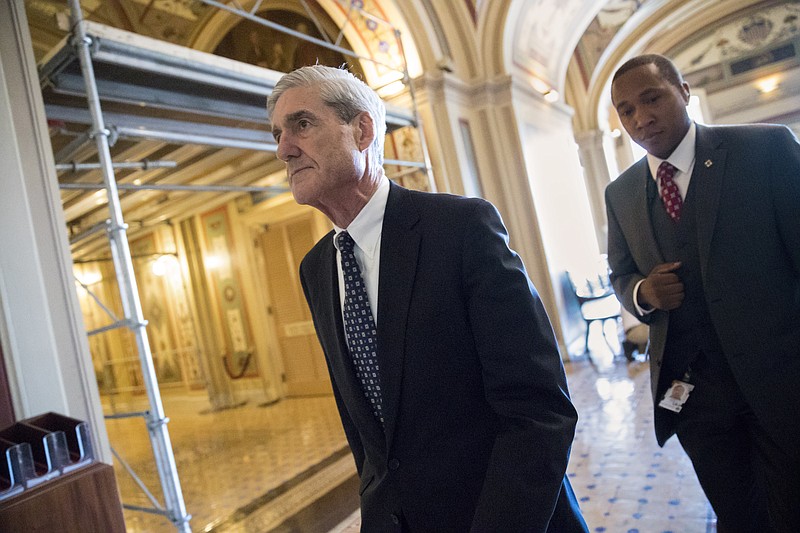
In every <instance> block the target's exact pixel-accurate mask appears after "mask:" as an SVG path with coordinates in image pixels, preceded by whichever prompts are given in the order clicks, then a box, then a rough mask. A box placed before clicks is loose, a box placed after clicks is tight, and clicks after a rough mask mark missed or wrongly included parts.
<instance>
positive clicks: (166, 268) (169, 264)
mask: <svg viewBox="0 0 800 533" xmlns="http://www.w3.org/2000/svg"><path fill="white" fill-rule="evenodd" d="M178 267H179V265H178V258H177V257H175V256H174V255H171V254H164V255H161V256H159V257H158V259H156V260H155V261H153V262H152V264H151V265H150V269H151V270H152V271H153V274H154V275H156V276H159V277H163V276H166V275H173V274H174V273H176V272H178Z"/></svg>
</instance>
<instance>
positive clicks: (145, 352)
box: [40, 0, 435, 533]
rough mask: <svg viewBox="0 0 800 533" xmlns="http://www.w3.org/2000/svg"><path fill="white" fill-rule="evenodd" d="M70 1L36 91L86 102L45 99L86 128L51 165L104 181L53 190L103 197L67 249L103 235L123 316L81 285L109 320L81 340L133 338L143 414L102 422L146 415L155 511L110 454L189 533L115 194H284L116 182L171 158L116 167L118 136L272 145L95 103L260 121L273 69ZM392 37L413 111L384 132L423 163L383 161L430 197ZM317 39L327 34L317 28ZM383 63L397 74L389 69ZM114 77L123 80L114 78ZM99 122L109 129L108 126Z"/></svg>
mask: <svg viewBox="0 0 800 533" xmlns="http://www.w3.org/2000/svg"><path fill="white" fill-rule="evenodd" d="M201 1H202V2H203V3H205V4H208V5H210V6H214V7H216V8H218V9H221V10H225V11H228V12H230V13H233V14H235V15H237V16H240V17H242V18H244V19H247V20H251V21H253V22H256V23H258V24H261V25H263V26H266V27H269V28H271V29H274V30H277V31H281V32H283V33H287V34H289V35H293V36H295V37H298V38H300V39H304V40H307V41H311V42H313V43H315V44H317V45H319V46H322V47H324V48H328V49H331V50H334V51H337V52H339V53H341V54H344V55H346V56H350V57H354V58H356V59H360V60H366V61H372V62H376V63H379V62H377V61H376V60H375V59H373V58H369V57H363V56H359V55H358V54H355V53H354V52H352V51H351V50H348V49H346V48H343V47H341V46H339V43H340V42H341V39H342V36H343V31H344V28H342V31H341V32H340V34H339V36H338V37H337V39H336V42H335V43H332V42H330V40H329V39H328V38H327V36H326V39H328V40H320V39H315V38H313V37H309V36H308V35H305V34H303V33H300V32H297V31H295V30H292V29H289V28H286V27H283V26H280V25H277V24H275V23H273V22H270V21H268V20H266V19H263V18H261V17H259V16H257V15H256V11H257V10H258V8H259V6H260V4H261V2H257V3H256V5H255V6H254V7H253V9H252V10H251V11H245V10H243V9H241V8H239V7H231V6H228V5H225V4H220V3H218V2H216V1H213V0H201ZM300 1H301V3H302V4H303V5H304V6H305V8H306V11H307V12H308V14H309V16H310V17H311V18H312V20H313V21H314V23H315V24H316V25H317V27H318V28H319V27H320V25H319V22H318V21H317V19H316V18H315V17H314V15H313V13H312V12H311V10H310V9H309V8H308V6H307V5H306V3H305V2H304V1H303V0H300ZM69 5H70V13H71V22H70V29H71V36H70V38H69V41H68V45H67V44H65V45H64V46H63V47H61V48H60V49H58V50H56V51H55V52H54V53H53V54H51V55H50V56H49V57H48V58H46V60H45V61H44V63H43V65H42V67H41V68H40V79H41V82H42V86H43V88H46V89H48V90H51V91H53V92H55V93H57V94H60V95H69V96H71V97H75V96H79V97H80V96H85V98H86V102H85V104H84V105H85V106H86V108H85V109H83V108H81V107H77V106H74V105H73V106H70V105H64V104H63V102H62V101H58V102H57V103H52V102H47V101H46V105H45V110H46V115H47V117H48V119H49V120H56V121H65V122H71V123H77V124H84V125H86V126H88V129H87V130H86V131H85V132H83V133H80V134H77V135H75V139H73V140H72V141H71V142H70V143H69V144H68V145H67V146H65V147H64V148H62V150H60V151H59V153H58V154H56V155H55V159H56V163H58V165H57V169H58V170H59V171H70V170H71V171H73V172H74V171H78V170H85V169H89V168H92V169H100V170H101V171H102V175H103V183H60V184H59V186H60V188H61V189H63V190H69V189H85V190H91V189H98V190H105V191H106V197H107V201H108V210H109V219H108V220H107V221H106V222H105V223H102V224H96V225H95V226H93V227H92V228H89V229H88V230H85V231H83V232H82V233H80V234H79V235H77V236H75V237H73V238H72V240H71V242H72V243H75V242H77V241H79V240H82V239H84V238H87V237H89V236H91V235H95V234H99V233H101V232H105V233H106V234H107V235H108V239H109V244H110V248H111V256H112V261H113V264H114V270H115V275H116V280H117V284H118V287H119V292H120V297H121V303H122V309H123V313H124V316H123V317H122V318H118V317H116V316H114V314H113V313H112V312H111V311H110V310H109V309H108V308H107V307H106V306H104V305H103V304H102V303H101V302H100V301H99V300H98V299H97V298H96V297H95V296H94V295H93V294H91V292H90V291H89V288H88V287H87V286H86V285H83V284H82V285H83V287H84V289H86V290H87V292H89V293H90V295H91V296H92V297H93V298H94V299H95V300H96V301H97V303H98V304H99V305H100V306H101V307H102V308H103V310H104V311H106V313H107V314H108V315H109V316H110V317H111V318H112V321H113V322H112V323H111V324H110V325H108V326H104V327H101V328H97V329H95V330H92V331H90V332H88V334H90V335H94V334H97V333H102V332H104V331H108V330H110V329H114V328H128V329H129V330H130V331H131V332H132V334H133V336H134V338H135V344H136V348H137V352H138V359H139V364H140V365H141V369H142V376H143V379H144V384H145V390H146V393H147V398H148V402H149V409H148V410H147V411H142V412H134V413H123V414H116V415H108V416H107V417H106V418H122V417H142V418H144V420H145V422H146V426H147V429H148V432H149V436H150V441H151V445H152V448H153V455H154V458H155V462H156V467H157V470H158V476H159V480H160V482H161V486H162V492H163V497H164V505H163V506H161V505H160V504H159V503H158V501H157V499H156V498H155V497H154V496H153V495H152V494H151V493H150V491H149V490H148V489H147V487H146V486H145V485H144V483H142V482H141V480H139V478H138V477H137V476H136V474H135V473H134V472H133V470H132V468H131V467H130V466H129V465H128V464H127V463H126V462H125V461H124V460H123V459H122V458H121V457H120V456H119V455H118V454H117V453H116V451H113V450H112V451H113V453H114V455H115V457H116V458H117V459H118V460H119V461H120V463H121V464H122V466H123V467H124V468H125V469H126V470H127V471H128V472H129V473H130V474H131V476H132V477H133V478H134V480H135V481H136V483H137V484H138V485H139V486H140V488H141V489H142V490H143V492H144V493H145V494H146V495H147V497H148V499H149V500H150V501H151V503H152V504H153V508H143V507H139V506H133V505H124V507H125V508H127V509H131V510H136V511H144V512H150V513H155V514H160V515H163V516H166V517H167V518H168V519H169V520H170V521H171V522H172V524H173V525H174V526H175V527H176V528H177V529H178V530H179V531H181V532H184V533H189V532H190V531H191V528H190V525H189V521H190V519H191V516H190V515H189V514H187V511H186V506H185V503H184V500H183V494H182V490H181V485H180V480H179V476H178V471H177V468H176V464H175V457H174V454H173V450H172V445H171V442H170V437H169V431H168V429H167V423H168V418H167V417H166V415H165V412H164V408H163V405H162V402H161V394H160V390H159V384H158V380H157V376H156V372H155V366H154V363H153V356H152V353H151V350H150V344H149V341H148V337H147V330H146V326H147V321H146V320H145V319H144V316H143V312H142V305H141V301H140V298H139V292H138V288H137V283H136V278H135V275H134V268H133V260H132V255H131V250H130V247H129V243H128V235H127V229H128V226H127V224H126V223H125V221H124V219H123V214H122V206H121V202H120V191H121V190H132V191H137V190H167V191H194V192H212V193H223V192H242V193H248V192H251V193H252V192H273V193H274V192H284V191H286V190H287V189H286V188H284V187H258V186H237V185H220V184H217V185H181V184H156V183H150V184H148V183H143V184H139V185H134V184H120V183H117V180H116V178H115V174H114V169H115V168H144V169H148V168H168V167H174V166H175V163H174V162H170V161H153V162H150V161H146V160H145V161H141V162H134V163H121V162H118V163H114V162H112V156H111V151H110V147H111V146H113V145H114V143H115V142H116V141H117V140H118V139H134V140H141V139H148V140H158V141H164V142H169V143H184V144H200V145H208V146H215V147H233V148H242V149H249V150H259V151H266V152H275V151H276V150H277V145H276V144H275V141H274V139H273V138H272V135H271V134H270V133H269V132H268V131H265V130H264V129H263V127H259V125H253V127H240V126H229V125H224V124H220V123H219V122H211V123H209V122H190V121H187V120H171V119H167V118H163V117H160V116H158V117H147V116H142V115H135V114H126V113H124V112H123V113H111V112H107V111H106V112H104V111H103V110H102V108H101V101H104V100H105V101H110V102H120V101H125V100H126V99H128V100H132V101H135V102H137V104H139V103H144V104H146V105H150V106H152V107H154V108H157V109H162V110H163V109H167V110H172V111H178V112H180V111H191V112H192V113H194V114H195V115H196V116H203V115H205V116H216V117H227V118H231V117H233V118H238V119H242V120H245V121H252V120H253V117H254V116H261V115H263V116H264V120H266V116H265V114H266V111H265V108H264V102H265V101H266V97H267V96H268V95H269V93H270V92H271V91H272V89H273V87H274V85H275V83H276V82H277V80H278V79H279V77H280V76H281V73H278V72H274V71H269V70H266V69H263V68H258V67H254V66H251V65H245V64H241V63H238V62H235V61H232V60H228V59H225V58H221V57H218V56H211V55H210V54H205V53H203V52H198V51H196V50H191V49H187V48H183V47H177V46H176V45H172V44H169V43H164V42H161V41H156V40H154V39H149V38H146V37H142V36H137V37H138V39H136V40H131V39H130V38H128V37H127V36H130V35H131V34H128V33H127V32H123V31H121V30H117V29H114V28H109V27H107V26H102V25H99V24H96V23H92V22H90V21H87V20H85V19H84V18H83V14H82V11H81V6H80V0H69ZM352 5H353V4H352V3H351V10H352V9H357V8H353V7H352ZM378 20H379V19H378ZM348 21H349V16H348ZM380 23H383V24H388V23H387V22H386V21H382V20H380ZM393 32H394V35H395V37H396V38H397V42H398V47H399V50H400V52H401V54H402V65H403V67H402V81H403V83H404V84H405V85H406V86H407V87H408V90H409V94H410V96H411V100H412V106H413V110H412V112H411V113H409V112H408V111H406V110H403V109H398V108H394V107H392V106H387V126H388V130H389V131H391V130H393V129H396V128H399V127H404V126H416V129H417V132H418V134H419V136H420V146H421V150H422V154H423V159H424V161H422V162H418V161H400V160H386V161H385V164H387V165H396V166H402V167H408V170H405V171H402V172H400V173H399V176H402V175H405V174H406V173H407V172H415V171H417V170H424V171H425V172H426V175H427V177H428V183H429V188H430V190H432V191H433V190H435V183H434V181H433V179H432V174H431V167H430V162H429V156H428V150H427V145H426V143H425V139H424V134H423V132H422V128H421V127H420V126H419V114H418V111H417V106H416V98H415V95H414V90H413V86H412V84H411V83H410V81H411V80H410V77H409V74H408V69H407V63H406V58H405V55H404V52H403V47H402V43H401V40H400V33H399V31H397V30H393ZM320 33H322V34H323V35H325V33H324V32H322V31H321V32H320ZM126 35H127V36H126ZM381 65H382V66H384V67H388V68H391V69H393V70H394V69H395V67H394V66H392V65H386V64H381ZM96 67H97V68H96ZM142 72H144V73H147V75H148V80H149V82H148V84H145V85H142V84H129V83H126V80H125V79H124V77H125V76H131V75H132V74H134V75H135V74H136V73H142ZM120 76H122V77H123V78H122V79H121V78H120ZM134 77H135V76H134ZM175 79H179V80H180V81H181V82H182V83H183V85H182V87H188V88H187V89H185V90H182V91H175V89H174V86H175V85H174V84H173V83H170V81H171V80H172V81H174V80H175ZM162 82H163V83H162ZM192 84H196V85H197V86H198V87H199V88H198V89H197V90H195V91H194V92H193V91H192ZM209 87H212V88H214V87H216V88H223V89H224V91H223V94H222V95H220V94H208V88H209ZM107 123H108V124H110V125H107ZM260 126H263V125H260ZM90 141H94V143H95V147H96V150H97V154H98V158H99V162H98V163H76V162H69V161H68V159H69V158H70V157H71V156H72V154H74V153H75V152H77V151H78V150H79V148H80V147H82V146H84V145H85V144H87V143H89V142H90Z"/></svg>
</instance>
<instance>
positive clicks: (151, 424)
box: [147, 416, 169, 430]
mask: <svg viewBox="0 0 800 533" xmlns="http://www.w3.org/2000/svg"><path fill="white" fill-rule="evenodd" d="M167 424H169V417H166V416H165V417H163V418H156V419H148V420H147V429H149V430H154V429H158V428H160V427H162V426H166V425H167Z"/></svg>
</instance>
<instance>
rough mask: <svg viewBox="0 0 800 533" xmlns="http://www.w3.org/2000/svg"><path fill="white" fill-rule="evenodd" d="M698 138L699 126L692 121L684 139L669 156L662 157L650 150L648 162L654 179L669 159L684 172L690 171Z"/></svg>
mask: <svg viewBox="0 0 800 533" xmlns="http://www.w3.org/2000/svg"><path fill="white" fill-rule="evenodd" d="M696 138H697V126H696V125H695V123H694V122H692V124H691V125H690V126H689V131H687V132H686V135H684V137H683V140H682V141H681V142H680V143H679V144H678V146H677V147H675V149H674V150H673V151H672V153H671V154H669V157H668V158H666V159H661V158H659V157H656V156H654V155H653V154H651V153H649V152H648V154H647V164H648V166H649V167H650V174H651V175H652V176H653V179H656V175H657V174H658V167H659V165H661V163H662V162H663V161H668V162H669V163H670V164H671V165H672V166H674V167H675V168H677V169H678V170H679V171H681V172H683V173H687V172H689V170H690V169H691V168H692V165H693V164H694V152H695V148H694V147H695V139H696Z"/></svg>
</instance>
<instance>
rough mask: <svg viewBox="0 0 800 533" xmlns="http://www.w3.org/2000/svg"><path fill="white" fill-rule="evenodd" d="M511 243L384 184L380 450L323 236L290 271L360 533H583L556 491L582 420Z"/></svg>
mask: <svg viewBox="0 0 800 533" xmlns="http://www.w3.org/2000/svg"><path fill="white" fill-rule="evenodd" d="M507 241H508V238H507V235H506V230H505V228H504V226H503V224H502V221H501V220H500V216H499V214H498V213H497V211H496V210H495V209H494V207H493V206H492V205H491V204H489V203H488V202H486V201H483V200H479V199H467V198H461V197H456V196H451V195H445V194H427V193H420V192H416V191H409V190H406V189H403V188H401V187H399V186H397V185H395V184H392V187H391V190H390V193H389V199H388V203H387V206H386V214H385V218H384V222H383V232H382V236H381V255H380V281H379V290H378V313H377V316H378V319H377V326H378V357H379V361H380V365H381V368H380V378H381V384H382V391H383V411H384V417H385V434H384V431H382V430H381V428H380V426H379V424H378V422H377V421H376V419H375V417H374V416H373V414H372V412H371V411H370V409H369V407H368V405H367V402H366V400H365V398H364V395H363V393H362V391H361V388H360V386H359V383H358V381H357V378H356V377H355V372H354V370H353V364H352V362H351V359H350V357H349V355H348V351H347V347H346V343H345V337H344V333H343V329H342V314H341V309H340V304H339V290H338V281H337V271H336V263H335V260H336V251H335V248H334V245H333V239H332V233H331V234H328V235H326V236H325V237H324V238H323V239H322V240H321V241H320V242H319V243H317V244H316V245H315V246H314V248H313V249H312V250H311V251H310V252H309V253H308V255H307V256H306V257H305V259H304V260H303V262H302V264H301V267H300V274H301V280H302V284H303V288H304V290H305V294H306V298H307V300H308V303H309V305H310V307H311V312H312V315H313V317H314V325H315V327H316V330H317V334H318V336H319V339H320V342H321V344H322V348H323V350H324V352H325V357H326V359H327V363H328V368H329V371H330V375H331V380H332V382H333V390H334V394H335V396H336V401H337V403H338V407H339V413H340V415H341V418H342V423H343V425H344V429H345V433H346V435H347V439H348V441H349V444H350V447H351V449H352V452H353V456H354V457H355V462H356V466H357V468H358V473H359V475H360V478H361V511H362V525H363V528H364V531H368V532H373V531H399V530H400V525H398V524H396V522H398V521H399V522H401V523H403V524H405V530H409V531H437V532H443V531H454V532H455V531H458V532H464V531H469V530H470V528H471V527H472V529H473V530H475V531H503V532H512V531H545V530H548V523H550V529H549V530H551V531H564V532H568V531H584V527H585V526H584V525H583V523H582V519H581V518H580V514H579V511H578V510H577V505H576V504H575V499H574V495H573V494H572V492H571V489H569V485H568V483H566V479H565V477H564V473H565V469H566V467H567V459H568V455H569V448H570V445H571V443H572V439H573V434H574V428H575V423H576V420H577V415H576V412H575V409H574V408H573V406H572V404H571V402H570V399H569V394H568V391H567V384H566V380H565V375H564V369H563V366H562V364H561V359H560V357H559V354H558V349H557V347H556V343H555V340H554V338H553V332H552V330H551V326H550V323H549V321H548V319H547V316H546V314H545V311H544V308H543V307H542V304H541V302H540V300H539V297H538V295H537V293H536V291H535V289H534V288H533V286H532V284H531V283H530V281H529V279H528V277H527V274H526V272H525V270H524V267H523V265H522V262H521V261H520V259H519V258H518V257H517V255H516V254H515V253H514V252H512V251H511V250H510V249H509V248H508V244H507ZM551 518H552V522H551Z"/></svg>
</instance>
